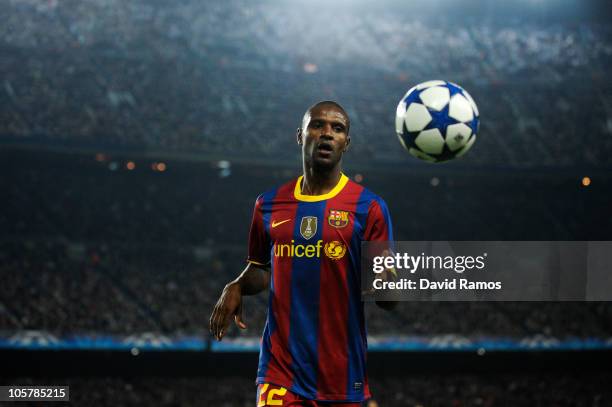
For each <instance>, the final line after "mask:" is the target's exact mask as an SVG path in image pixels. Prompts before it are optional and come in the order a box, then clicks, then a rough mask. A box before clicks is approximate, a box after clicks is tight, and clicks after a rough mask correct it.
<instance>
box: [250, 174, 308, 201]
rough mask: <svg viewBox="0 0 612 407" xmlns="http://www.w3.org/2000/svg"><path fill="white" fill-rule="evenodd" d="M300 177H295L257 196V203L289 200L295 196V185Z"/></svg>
mask: <svg viewBox="0 0 612 407" xmlns="http://www.w3.org/2000/svg"><path fill="white" fill-rule="evenodd" d="M298 179H299V177H294V178H292V179H291V180H289V181H287V182H285V183H283V184H281V185H279V186H277V187H274V188H271V189H269V190H267V191H265V192H263V193H261V194H259V195H258V196H257V199H256V202H271V201H272V200H278V199H279V198H283V197H285V198H289V197H291V196H293V191H294V189H295V184H296V182H297V180H298Z"/></svg>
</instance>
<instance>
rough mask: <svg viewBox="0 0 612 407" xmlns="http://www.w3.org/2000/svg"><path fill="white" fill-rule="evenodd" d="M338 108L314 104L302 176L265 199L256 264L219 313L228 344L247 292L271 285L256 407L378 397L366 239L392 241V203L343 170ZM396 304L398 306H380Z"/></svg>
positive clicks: (258, 208) (344, 132) (256, 221)
mask: <svg viewBox="0 0 612 407" xmlns="http://www.w3.org/2000/svg"><path fill="white" fill-rule="evenodd" d="M349 128H350V121H349V117H348V114H347V113H346V111H345V110H344V109H343V108H342V107H341V106H340V105H339V104H337V103H336V102H332V101H323V102H319V103H317V104H315V105H314V106H312V107H311V108H309V109H308V110H307V111H306V113H305V115H304V118H303V120H302V125H301V127H300V128H299V129H298V130H297V143H298V144H299V145H300V146H301V149H302V165H303V175H302V176H300V177H299V178H297V179H294V180H292V181H290V182H288V183H286V184H284V185H282V186H280V187H278V188H276V189H273V190H271V191H268V192H266V193H264V194H262V195H260V196H259V197H258V198H257V200H256V202H255V208H254V210H253V219H252V222H251V229H250V235H249V253H248V260H247V266H246V268H245V269H244V271H243V272H242V273H241V274H240V276H239V277H238V278H236V279H235V280H234V281H232V282H230V283H229V284H227V285H226V286H225V288H224V289H223V292H222V294H221V297H220V298H219V300H218V301H217V304H216V305H215V308H214V310H213V313H212V315H211V317H210V331H211V333H212V334H213V335H214V337H215V338H216V339H217V340H221V339H222V338H223V336H224V334H225V333H226V331H227V327H228V325H229V322H230V319H231V318H232V317H233V318H234V321H235V323H236V325H238V327H240V328H241V329H245V328H246V324H245V323H244V321H243V317H242V296H243V295H253V294H257V293H259V292H261V291H263V290H265V289H267V288H269V289H270V295H269V304H268V317H267V320H266V325H265V328H264V332H263V338H262V342H261V351H260V356H259V368H258V372H257V381H256V382H257V384H258V389H257V406H258V407H263V406H281V405H282V406H321V405H328V403H330V402H331V403H333V406H334V407H340V406H355V407H357V406H360V405H361V402H362V401H364V400H365V399H368V398H370V397H371V395H370V390H369V387H368V379H367V376H366V347H367V343H366V330H365V323H364V311H363V302H362V300H361V275H360V261H361V242H362V241H391V240H393V234H392V230H391V219H390V216H389V211H388V209H387V206H386V204H385V203H384V201H383V200H382V199H381V198H380V197H378V196H376V195H374V194H373V193H372V192H370V191H369V190H367V189H365V188H364V187H362V186H361V185H359V184H357V183H354V182H352V181H350V180H349V179H348V178H347V176H346V175H344V174H343V173H342V170H341V166H342V156H343V154H344V153H345V152H346V151H347V149H348V147H349V145H350V142H351V137H350V136H349ZM378 304H379V305H380V306H382V307H383V308H392V307H393V305H394V304H393V303H389V302H387V303H384V302H381V303H378Z"/></svg>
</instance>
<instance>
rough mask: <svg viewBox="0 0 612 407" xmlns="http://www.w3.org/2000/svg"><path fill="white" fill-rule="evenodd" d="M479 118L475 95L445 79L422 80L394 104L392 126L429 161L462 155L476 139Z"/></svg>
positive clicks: (415, 153)
mask: <svg viewBox="0 0 612 407" xmlns="http://www.w3.org/2000/svg"><path fill="white" fill-rule="evenodd" d="M479 123H480V118H479V114H478V108H477V107H476V103H474V99H472V97H471V96H470V94H469V93H467V92H466V91H465V90H464V89H463V88H462V87H461V86H459V85H456V84H454V83H452V82H446V81H439V80H435V81H428V82H423V83H420V84H418V85H416V86H415V87H413V88H412V89H410V90H409V91H408V92H406V94H405V95H404V97H403V98H402V100H400V102H399V104H398V105H397V111H396V114H395V130H396V132H397V136H398V137H399V140H400V143H402V145H403V146H404V148H405V149H406V150H408V152H409V153H410V154H412V155H413V156H415V157H417V158H420V159H421V160H425V161H429V162H441V161H448V160H452V159H453V158H456V157H461V156H462V155H463V154H465V153H466V152H467V151H468V150H469V149H470V148H471V147H472V146H473V145H474V142H475V141H476V133H477V132H478V126H479Z"/></svg>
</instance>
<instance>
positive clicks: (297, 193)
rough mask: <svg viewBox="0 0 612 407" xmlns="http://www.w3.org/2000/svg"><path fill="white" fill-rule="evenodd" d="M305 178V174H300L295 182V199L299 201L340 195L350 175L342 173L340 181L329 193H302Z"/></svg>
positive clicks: (311, 200)
mask: <svg viewBox="0 0 612 407" xmlns="http://www.w3.org/2000/svg"><path fill="white" fill-rule="evenodd" d="M303 178H304V176H303V175H300V177H299V178H298V179H297V181H296V183H295V189H294V190H293V196H294V197H295V199H297V200H298V201H302V202H319V201H324V200H326V199H331V198H333V197H335V196H336V195H338V194H339V193H340V191H342V188H344V186H345V185H346V183H347V182H348V177H347V176H346V175H344V174H342V175H341V176H340V181H338V183H337V184H336V186H335V187H334V188H333V189H332V190H331V191H329V192H328V193H326V194H323V195H304V194H302V179H303Z"/></svg>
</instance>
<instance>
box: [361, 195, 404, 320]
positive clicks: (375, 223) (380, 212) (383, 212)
mask: <svg viewBox="0 0 612 407" xmlns="http://www.w3.org/2000/svg"><path fill="white" fill-rule="evenodd" d="M364 240H366V241H370V242H391V241H393V227H392V225H391V216H390V214H389V209H388V208H387V204H386V203H385V202H384V201H383V200H382V199H380V200H376V201H374V202H372V204H371V205H370V208H369V209H368V221H367V226H366V230H365V233H364ZM388 250H391V248H389V249H387V253H388ZM379 278H382V279H383V280H385V281H394V280H395V279H396V278H397V273H396V271H395V269H385V270H384V271H383V272H382V273H381V274H380V275H379ZM375 302H376V305H378V306H379V307H380V308H382V309H384V310H387V311H391V310H393V309H394V308H395V307H397V304H398V302H397V301H393V300H390V299H389V298H385V300H384V301H383V300H376V301H375Z"/></svg>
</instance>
